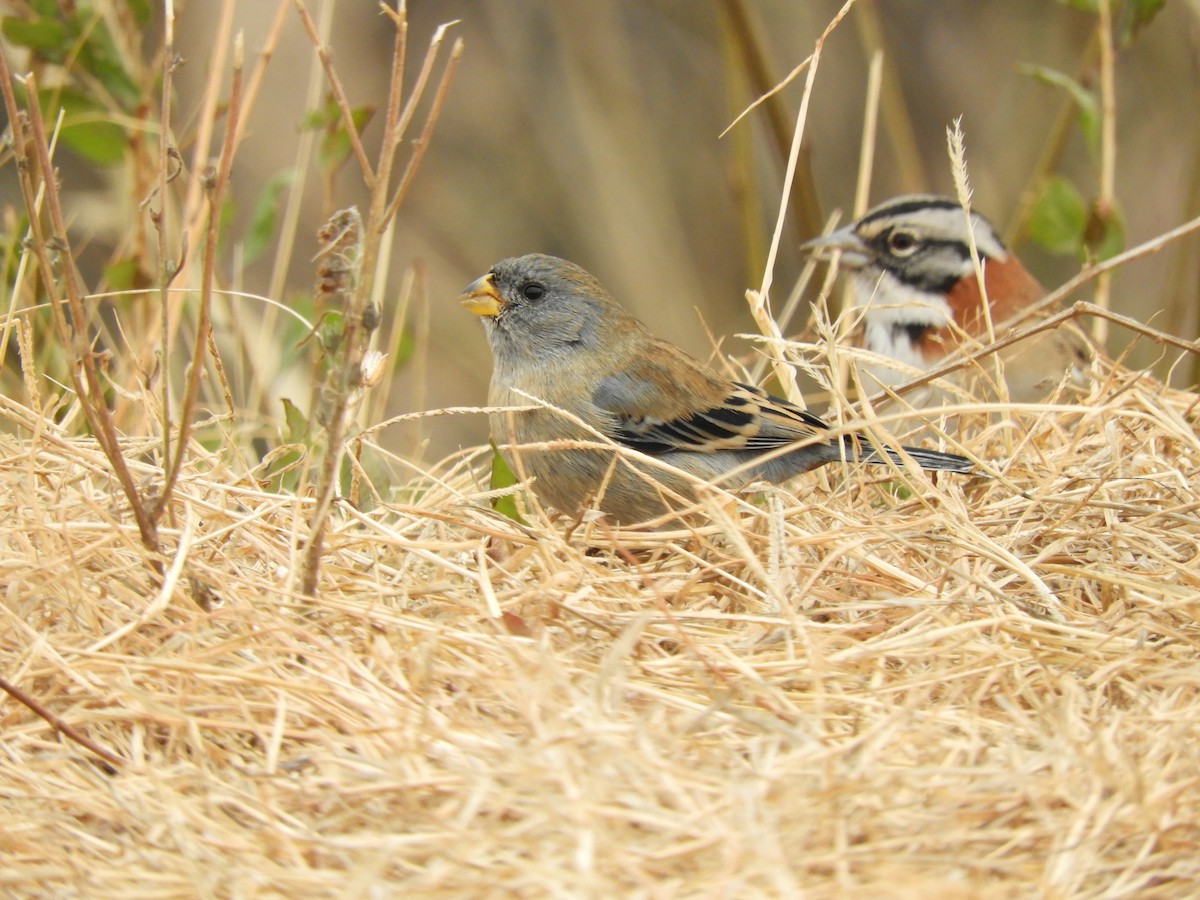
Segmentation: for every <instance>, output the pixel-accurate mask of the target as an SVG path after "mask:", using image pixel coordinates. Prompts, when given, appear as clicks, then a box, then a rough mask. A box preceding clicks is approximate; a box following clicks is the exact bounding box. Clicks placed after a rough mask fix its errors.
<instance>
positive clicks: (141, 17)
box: [125, 0, 151, 25]
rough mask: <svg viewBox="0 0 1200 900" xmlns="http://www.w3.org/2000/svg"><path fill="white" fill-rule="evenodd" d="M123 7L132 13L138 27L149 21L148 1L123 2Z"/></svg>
mask: <svg viewBox="0 0 1200 900" xmlns="http://www.w3.org/2000/svg"><path fill="white" fill-rule="evenodd" d="M125 7H126V8H127V9H128V10H129V11H130V12H131V13H133V20H134V21H135V22H137V23H138V24H139V25H145V24H146V23H147V22H149V21H150V13H151V9H150V0H125Z"/></svg>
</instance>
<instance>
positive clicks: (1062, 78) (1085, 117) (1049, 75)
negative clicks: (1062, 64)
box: [1020, 65, 1100, 153]
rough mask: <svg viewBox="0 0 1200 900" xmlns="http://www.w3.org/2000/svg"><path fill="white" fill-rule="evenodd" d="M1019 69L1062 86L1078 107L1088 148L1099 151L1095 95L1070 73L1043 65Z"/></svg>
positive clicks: (1098, 125)
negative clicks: (1066, 73)
mask: <svg viewBox="0 0 1200 900" xmlns="http://www.w3.org/2000/svg"><path fill="white" fill-rule="evenodd" d="M1020 71H1021V72H1023V73H1024V74H1026V75H1032V76H1033V77H1034V78H1036V79H1037V80H1038V81H1040V82H1042V83H1043V84H1048V85H1050V86H1051V87H1057V88H1062V89H1063V90H1064V91H1066V92H1067V93H1068V94H1069V95H1070V97H1071V99H1072V100H1074V101H1075V106H1076V107H1077V108H1078V109H1079V130H1080V131H1082V132H1083V136H1084V138H1085V139H1086V140H1087V144H1088V148H1089V149H1090V150H1091V151H1092V152H1093V153H1097V152H1099V148H1100V101H1099V100H1097V99H1096V95H1095V94H1094V93H1093V92H1092V91H1089V90H1088V89H1087V88H1085V87H1084V86H1083V85H1082V84H1080V83H1079V82H1078V81H1076V80H1075V79H1074V78H1072V77H1071V76H1070V75H1065V74H1063V73H1062V72H1057V71H1055V70H1054V69H1048V68H1046V67H1045V66H1032V65H1027V66H1021V68H1020Z"/></svg>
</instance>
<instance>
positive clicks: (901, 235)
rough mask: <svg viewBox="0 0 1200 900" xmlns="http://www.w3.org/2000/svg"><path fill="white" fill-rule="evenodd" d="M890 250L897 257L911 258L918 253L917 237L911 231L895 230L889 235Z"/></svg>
mask: <svg viewBox="0 0 1200 900" xmlns="http://www.w3.org/2000/svg"><path fill="white" fill-rule="evenodd" d="M887 242H888V249H889V250H890V251H892V253H894V254H895V255H896V256H911V255H912V254H914V253H915V252H916V251H917V236H916V235H915V234H913V233H912V232H911V231H904V230H902V229H899V228H897V229H895V230H894V231H892V233H891V234H889V235H888V239H887Z"/></svg>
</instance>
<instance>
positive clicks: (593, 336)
mask: <svg viewBox="0 0 1200 900" xmlns="http://www.w3.org/2000/svg"><path fill="white" fill-rule="evenodd" d="M459 299H460V301H461V303H462V305H463V306H464V307H465V308H466V309H467V310H469V311H470V312H473V313H475V314H476V315H478V316H480V317H481V318H482V321H483V325H484V331H485V333H486V334H487V338H488V341H489V343H490V344H491V347H492V382H491V389H490V391H489V394H488V403H489V405H491V406H493V407H531V406H532V407H534V408H532V409H528V408H527V409H525V410H521V411H516V410H513V411H506V412H494V413H492V414H491V427H492V436H493V438H494V439H495V441H496V442H497V444H500V445H502V446H504V447H505V450H504V453H505V456H506V458H507V460H508V461H509V464H510V465H511V467H512V468H513V469H514V471H516V472H518V474H523V475H524V476H533V479H534V480H533V485H532V487H533V490H534V491H535V492H536V494H537V496H538V497H539V499H541V501H542V502H543V503H545V504H548V505H550V506H554V507H556V508H558V509H560V510H562V511H564V512H568V513H573V512H575V511H577V510H578V509H580V508H581V507H584V506H586V505H587V504H588V503H593V504H594V505H595V506H596V507H597V508H598V509H600V510H602V511H604V512H605V513H607V514H608V515H609V516H610V517H611V518H612V519H614V520H617V521H620V522H623V523H631V522H638V521H644V520H647V519H652V518H656V517H659V516H661V515H663V514H664V513H666V512H668V511H669V510H671V509H677V508H678V507H679V506H680V504H681V502H685V503H686V502H690V501H691V500H692V499H694V497H695V493H694V489H693V481H692V480H690V479H688V478H687V477H685V476H684V475H682V474H680V472H685V473H688V474H689V475H692V476H695V477H696V478H698V479H700V480H702V481H706V482H713V483H716V484H719V485H720V486H722V487H724V488H726V489H736V488H739V487H742V486H744V485H746V484H748V483H750V482H752V481H770V482H780V481H783V480H785V479H787V478H790V477H791V476H793V475H797V474H799V473H801V472H807V471H808V470H809V469H814V468H816V467H817V466H821V465H824V464H825V463H829V462H835V461H839V460H850V461H858V462H868V463H884V462H885V459H884V457H885V456H886V457H887V458H889V459H891V460H893V461H896V462H899V461H900V459H901V457H900V455H899V454H898V453H896V452H895V451H894V450H891V449H888V448H883V449H879V448H875V447H873V446H871V445H870V443H869V442H868V441H867V440H866V438H864V437H862V436H858V435H844V436H842V437H841V438H840V439H838V440H831V439H829V438H828V437H826V436H825V435H826V434H827V432H828V430H829V426H828V425H826V424H825V423H824V422H822V421H821V420H820V419H818V418H817V417H816V416H813V415H811V414H810V413H808V412H805V411H804V410H802V409H800V408H799V407H797V406H795V405H793V404H791V403H789V402H787V401H786V400H781V399H780V398H778V397H773V396H771V395H770V394H768V393H766V392H765V391H762V390H760V389H758V388H755V387H751V386H749V385H745V384H738V383H736V382H731V381H728V380H727V379H725V378H722V377H721V376H719V375H718V374H716V373H715V372H713V371H712V370H711V369H709V368H708V367H707V366H705V365H704V364H703V363H701V362H699V361H698V360H696V359H693V358H692V357H691V356H688V355H687V354H686V353H684V352H683V351H682V350H680V349H679V348H678V347H676V346H675V345H674V344H670V343H668V342H666V341H664V340H661V339H659V338H657V337H655V336H654V335H652V334H651V333H650V332H649V331H647V330H646V328H645V326H644V325H642V323H641V322H639V321H638V320H637V319H635V318H634V317H633V316H631V315H630V314H629V313H627V312H626V311H625V310H624V309H622V308H621V307H620V306H619V305H618V304H617V303H616V301H615V300H613V299H612V297H611V296H609V294H608V291H606V290H605V289H604V287H603V285H601V284H600V282H599V281H597V280H596V279H595V278H593V277H592V276H591V275H589V274H588V273H587V272H585V271H584V270H583V269H581V268H580V267H579V266H577V265H575V264H574V263H570V262H567V261H566V260H563V259H557V258H555V257H553V256H545V255H542V254H540V253H531V254H529V255H527V256H520V257H515V258H512V259H505V260H502V261H500V262H498V263H496V265H494V266H493V267H492V269H491V271H490V272H488V273H487V274H486V275H484V276H483V277H482V278H479V279H477V280H476V281H474V282H472V283H471V284H470V285H468V286H467V288H466V289H465V290H464V291H463V292H462V294H461V295H460V297H459ZM580 442H584V443H590V444H592V445H593V446H592V447H590V448H584V447H579V446H577V444H578V443H580ZM623 448H629V449H632V450H636V451H639V452H640V453H643V454H645V455H646V456H648V457H652V458H654V459H656V460H659V461H661V462H663V463H667V464H668V465H669V466H670V467H673V469H676V470H679V471H678V472H677V471H672V470H671V469H669V468H663V467H661V466H655V465H652V464H647V463H646V462H644V461H642V460H640V459H638V458H636V457H635V456H633V455H632V454H627V453H623V452H622V449H623ZM903 450H904V452H905V453H907V454H908V455H909V457H911V458H912V459H913V461H915V462H916V463H917V464H919V465H920V466H921V467H922V468H924V469H931V470H943V471H949V472H970V471H971V469H972V464H971V462H970V460H968V459H966V458H964V457H962V456H956V455H954V454H950V453H939V452H936V451H933V450H922V449H918V448H914V447H904V448H903Z"/></svg>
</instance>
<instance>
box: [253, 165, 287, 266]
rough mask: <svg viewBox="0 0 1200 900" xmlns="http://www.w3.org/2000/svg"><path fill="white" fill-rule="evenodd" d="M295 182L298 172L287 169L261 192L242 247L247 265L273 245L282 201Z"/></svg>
mask: <svg viewBox="0 0 1200 900" xmlns="http://www.w3.org/2000/svg"><path fill="white" fill-rule="evenodd" d="M295 180H296V171H295V170H294V169H285V170H284V171H282V172H279V173H277V174H276V175H275V176H274V177H272V178H271V180H270V181H268V182H267V184H266V186H265V187H264V188H263V189H262V191H260V192H259V195H258V199H257V200H255V201H254V209H253V210H252V211H251V213H250V224H249V226H248V227H247V228H246V237H245V240H244V241H243V245H242V253H243V255H244V258H245V264H246V265H250V264H251V263H252V262H254V261H255V260H256V259H258V257H259V256H261V255H262V252H263V251H264V250H266V249H267V246H268V245H269V244H270V243H271V238H273V237H274V236H275V229H276V227H277V226H278V224H279V211H280V205H281V204H280V199H281V198H282V197H283V192H284V191H285V190H287V189H288V188H289V187H290V186H291V185H292V182H294V181H295Z"/></svg>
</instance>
